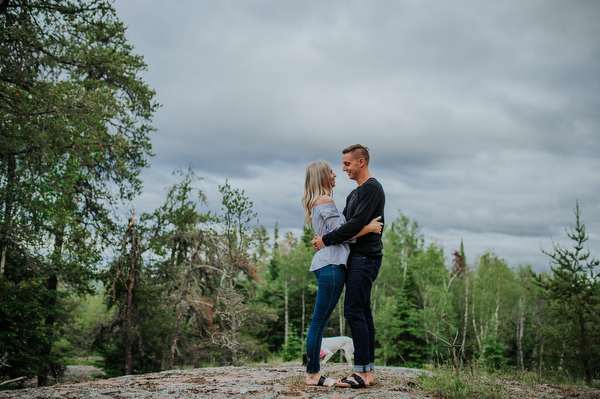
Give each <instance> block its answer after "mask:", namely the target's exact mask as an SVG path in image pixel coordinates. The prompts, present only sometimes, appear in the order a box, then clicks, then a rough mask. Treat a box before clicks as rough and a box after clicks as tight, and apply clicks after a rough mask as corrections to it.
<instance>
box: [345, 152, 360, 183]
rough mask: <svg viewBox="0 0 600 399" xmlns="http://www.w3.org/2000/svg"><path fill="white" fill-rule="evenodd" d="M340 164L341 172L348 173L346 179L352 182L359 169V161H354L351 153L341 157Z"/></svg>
mask: <svg viewBox="0 0 600 399" xmlns="http://www.w3.org/2000/svg"><path fill="white" fill-rule="evenodd" d="M342 164H343V165H344V168H343V171H344V172H346V173H348V177H349V178H350V179H352V180H356V178H357V177H358V174H359V173H360V169H361V164H360V162H359V160H358V159H354V157H353V156H352V154H351V153H346V154H344V156H343V157H342Z"/></svg>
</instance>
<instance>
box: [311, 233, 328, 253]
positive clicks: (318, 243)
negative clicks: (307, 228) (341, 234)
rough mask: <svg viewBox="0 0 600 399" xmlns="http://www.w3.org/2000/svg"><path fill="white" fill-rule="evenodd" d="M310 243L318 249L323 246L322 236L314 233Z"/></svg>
mask: <svg viewBox="0 0 600 399" xmlns="http://www.w3.org/2000/svg"><path fill="white" fill-rule="evenodd" d="M310 243H311V244H312V246H313V248H314V249H316V250H317V251H318V250H319V249H323V248H325V244H323V237H322V236H318V235H316V234H315V236H314V238H313V239H312V241H311V242H310Z"/></svg>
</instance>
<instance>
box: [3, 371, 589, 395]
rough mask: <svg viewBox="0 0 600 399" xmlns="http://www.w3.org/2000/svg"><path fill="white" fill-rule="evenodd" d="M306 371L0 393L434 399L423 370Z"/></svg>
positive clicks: (210, 374)
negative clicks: (365, 379)
mask: <svg viewBox="0 0 600 399" xmlns="http://www.w3.org/2000/svg"><path fill="white" fill-rule="evenodd" d="M304 370H305V369H304V368H303V367H300V366H299V365H298V364H281V365H252V366H245V367H210V368H201V369H193V370H171V371H164V372H160V373H152V374H144V375H129V376H123V377H117V378H110V379H99V380H95V381H89V380H88V381H79V382H67V383H62V384H58V385H53V386H49V387H43V388H26V389H21V390H14V391H0V398H1V399H4V398H16V399H46V398H48V399H49V398H68V399H105V398H106V399H108V398H111V399H124V398H216V399H222V398H233V397H244V398H252V399H266V398H269V399H270V398H284V399H293V398H315V399H317V398H318V399H321V398H323V399H325V398H327V399H350V398H365V399H366V398H374V399H396V398H402V399H404V398H416V399H422V398H434V397H435V396H434V395H432V394H430V393H427V392H425V391H422V390H420V389H418V388H417V386H416V384H415V382H414V381H415V379H417V378H418V376H419V375H420V374H422V373H426V372H425V371H423V370H416V369H408V368H403V367H378V368H377V370H376V374H375V382H376V384H375V385H374V386H371V387H367V388H364V389H350V388H337V387H315V388H312V387H307V386H306V384H305V383H304ZM323 372H324V373H326V374H327V375H328V376H330V377H332V378H334V379H339V378H343V377H346V376H347V375H349V374H350V373H351V370H350V369H349V367H348V366H347V365H345V364H344V365H342V364H332V365H327V366H325V367H324V368H323ZM505 397H507V398H535V399H542V398H557V399H558V398H598V399H600V390H598V389H591V388H586V387H555V386H548V385H545V386H539V387H534V388H532V387H525V386H522V385H519V384H515V383H510V384H507V386H506V396H505Z"/></svg>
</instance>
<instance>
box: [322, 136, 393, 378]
mask: <svg viewBox="0 0 600 399" xmlns="http://www.w3.org/2000/svg"><path fill="white" fill-rule="evenodd" d="M342 154H343V158H342V163H343V165H344V167H343V170H344V172H346V173H348V177H349V178H350V179H352V180H354V181H356V183H357V184H358V187H357V188H355V189H354V190H353V191H352V192H351V193H350V195H348V198H346V206H345V208H344V211H343V214H344V216H345V217H346V220H347V222H346V223H345V224H344V225H342V226H340V227H339V228H338V229H337V230H334V231H332V232H331V233H329V234H326V235H324V236H322V237H319V236H315V238H314V239H313V240H312V244H313V246H314V247H315V248H316V249H321V248H324V247H325V246H328V245H334V244H339V243H342V242H344V241H346V240H348V239H351V238H353V237H354V236H356V234H357V233H358V232H359V231H360V230H361V229H362V228H363V226H365V225H366V224H368V223H369V222H370V221H371V220H372V219H373V218H376V217H378V216H381V219H380V222H382V223H384V219H383V210H384V206H385V193H384V191H383V187H382V186H381V184H379V182H378V181H377V180H376V179H375V178H374V177H373V176H371V173H370V172H369V158H370V157H369V150H368V149H367V148H366V147H364V146H362V145H360V144H355V145H352V146H350V147H348V148H346V149H344V150H343V151H342ZM382 249H383V244H382V241H381V235H379V234H373V233H369V234H366V235H364V236H362V237H359V238H357V239H356V242H355V243H353V244H350V256H349V257H348V263H347V271H346V298H345V299H344V316H345V317H346V319H347V320H348V324H349V325H350V329H351V331H352V339H353V340H354V349H355V350H354V373H353V374H352V375H351V376H350V377H347V378H344V379H342V380H341V381H339V382H337V383H336V385H337V386H340V387H352V388H363V387H365V386H367V385H370V384H372V383H373V373H372V372H373V370H374V369H375V325H374V323H373V315H372V313H371V287H372V285H373V281H375V278H377V275H378V273H379V268H380V267H381V259H382V257H383V252H382Z"/></svg>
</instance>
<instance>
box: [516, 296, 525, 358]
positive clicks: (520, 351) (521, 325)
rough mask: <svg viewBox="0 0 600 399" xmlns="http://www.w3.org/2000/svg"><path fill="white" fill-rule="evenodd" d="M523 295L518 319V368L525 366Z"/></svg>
mask: <svg viewBox="0 0 600 399" xmlns="http://www.w3.org/2000/svg"><path fill="white" fill-rule="evenodd" d="M523 302H524V301H523V297H520V298H519V318H518V320H517V370H523V369H524V368H525V365H524V361H523V335H524V330H525V311H524V304H523Z"/></svg>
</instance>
